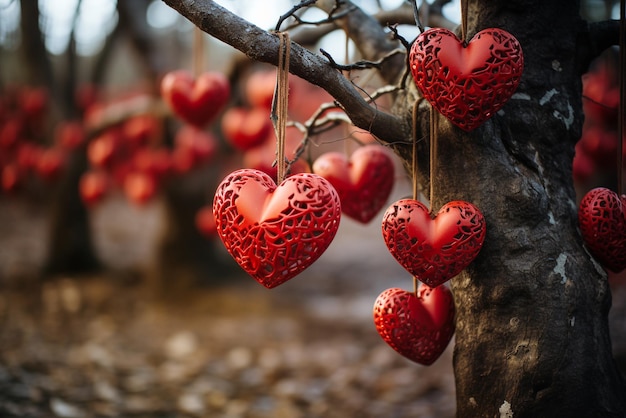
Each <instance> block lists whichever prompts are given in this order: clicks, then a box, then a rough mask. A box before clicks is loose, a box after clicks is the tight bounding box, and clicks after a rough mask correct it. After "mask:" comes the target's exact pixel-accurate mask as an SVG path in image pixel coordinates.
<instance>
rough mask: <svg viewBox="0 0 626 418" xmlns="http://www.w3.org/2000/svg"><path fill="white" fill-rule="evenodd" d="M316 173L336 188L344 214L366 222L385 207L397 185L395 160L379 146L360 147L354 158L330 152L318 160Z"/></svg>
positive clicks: (314, 169)
mask: <svg viewBox="0 0 626 418" xmlns="http://www.w3.org/2000/svg"><path fill="white" fill-rule="evenodd" d="M313 172H314V173H315V174H318V175H320V176H322V177H324V178H325V179H326V180H328V181H329V182H330V184H332V185H333V187H335V190H337V193H339V199H340V200H341V210H342V211H343V213H345V214H346V215H347V216H349V217H351V218H352V219H355V220H357V221H359V222H362V223H364V224H366V223H368V222H369V221H371V220H372V218H374V216H376V214H377V213H378V212H379V211H380V210H381V209H382V207H383V206H384V205H385V203H386V202H387V199H388V198H389V194H390V193H391V189H392V188H393V181H394V165H393V161H392V160H391V157H389V154H387V152H386V151H385V149H384V148H382V147H381V146H379V145H366V146H363V147H360V148H359V149H357V150H356V151H354V153H352V155H351V156H350V159H348V158H347V157H346V155H345V154H343V153H340V152H327V153H325V154H323V155H321V156H319V157H318V158H317V160H315V163H314V164H313Z"/></svg>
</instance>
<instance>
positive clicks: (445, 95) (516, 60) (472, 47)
mask: <svg viewBox="0 0 626 418" xmlns="http://www.w3.org/2000/svg"><path fill="white" fill-rule="evenodd" d="M409 62H410V65H411V73H412V74H413V79H414V80H415V83H416V84H417V87H419V89H420V90H421V92H422V94H423V95H424V98H426V100H428V101H429V102H430V103H431V104H432V105H433V106H434V107H435V108H436V109H437V110H439V112H441V114H443V115H444V116H445V117H447V118H448V119H450V121H451V122H452V123H454V124H455V125H457V126H458V127H459V128H461V129H463V130H465V131H471V130H473V129H475V128H476V127H478V126H479V125H481V124H482V123H483V122H484V121H486V120H487V119H489V118H490V117H491V116H493V115H494V114H495V113H496V112H497V111H498V110H500V109H501V108H502V107H503V106H504V104H505V103H506V102H507V101H508V100H509V98H510V97H511V96H512V95H513V93H514V92H515V90H516V89H517V86H518V84H519V81H520V78H521V76H522V71H523V69H524V56H523V54H522V47H521V46H520V44H519V42H518V41H517V39H515V37H514V36H513V35H511V34H510V33H508V32H506V31H504V30H502V29H496V28H490V29H485V30H482V31H480V32H478V33H477V34H476V35H475V36H474V37H473V38H472V39H471V40H470V41H469V43H467V44H464V43H463V42H461V41H460V40H459V38H457V37H456V35H455V34H454V33H452V32H450V31H449V30H447V29H443V28H435V29H429V30H427V31H424V32H422V33H421V34H420V35H419V36H418V37H417V39H416V40H415V42H414V43H413V45H412V46H411V52H410V54H409Z"/></svg>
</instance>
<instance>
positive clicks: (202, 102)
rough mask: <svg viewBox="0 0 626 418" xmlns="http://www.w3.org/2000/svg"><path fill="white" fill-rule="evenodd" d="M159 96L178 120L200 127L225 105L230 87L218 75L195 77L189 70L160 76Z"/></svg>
mask: <svg viewBox="0 0 626 418" xmlns="http://www.w3.org/2000/svg"><path fill="white" fill-rule="evenodd" d="M161 96H162V97H163V100H164V101H165V102H166V103H167V104H168V105H169V106H170V108H171V109H172V111H173V112H174V113H175V114H176V115H177V116H178V117H179V118H181V119H182V120H184V121H185V122H187V123H190V124H192V125H195V126H197V127H200V128H201V127H203V126H205V125H206V124H208V123H209V122H210V121H211V120H213V118H214V117H215V116H216V115H217V114H218V113H219V112H220V111H221V110H222V108H223V107H224V106H225V105H226V103H227V102H228V99H229V97H230V84H229V81H228V79H227V78H226V76H225V75H224V74H222V73H219V72H206V73H203V74H200V75H199V76H198V77H197V78H194V77H193V75H192V74H191V73H190V72H188V71H185V70H177V71H172V72H169V73H167V74H166V75H165V77H163V80H162V81H161Z"/></svg>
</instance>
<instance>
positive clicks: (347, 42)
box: [342, 28, 351, 155]
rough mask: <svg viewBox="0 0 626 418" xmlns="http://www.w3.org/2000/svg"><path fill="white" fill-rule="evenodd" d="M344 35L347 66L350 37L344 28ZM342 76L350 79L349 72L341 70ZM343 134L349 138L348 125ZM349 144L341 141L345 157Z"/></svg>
mask: <svg viewBox="0 0 626 418" xmlns="http://www.w3.org/2000/svg"><path fill="white" fill-rule="evenodd" d="M344 34H345V35H346V38H345V44H344V48H345V51H344V62H345V63H346V64H347V63H349V62H350V51H349V48H350V35H349V34H348V29H347V28H346V30H345V31H344ZM342 74H343V76H344V77H346V78H350V70H343V71H342ZM344 133H345V136H346V138H347V137H349V136H350V126H349V125H347V124H346V125H344ZM350 142H351V141H347V140H346V141H343V152H344V153H345V154H346V155H350Z"/></svg>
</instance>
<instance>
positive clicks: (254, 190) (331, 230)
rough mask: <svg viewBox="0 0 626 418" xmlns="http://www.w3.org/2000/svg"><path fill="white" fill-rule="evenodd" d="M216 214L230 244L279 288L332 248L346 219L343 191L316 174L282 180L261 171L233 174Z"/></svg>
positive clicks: (220, 192)
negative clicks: (278, 182) (276, 181)
mask: <svg viewBox="0 0 626 418" xmlns="http://www.w3.org/2000/svg"><path fill="white" fill-rule="evenodd" d="M213 214H214V216H215V223H216V226H217V232H218V234H219V236H220V238H221V239H222V241H223V242H224V245H225V246H226V249H227V250H228V252H229V253H230V254H231V255H232V256H233V258H234V259H235V260H236V261H237V263H239V265H240V266H241V267H242V268H243V269H244V270H245V271H246V272H247V273H248V274H250V275H251V276H252V277H253V278H254V279H255V280H256V281H258V282H259V283H261V284H262V285H263V286H265V287H267V288H272V287H276V286H278V285H279V284H281V283H284V282H286V281H287V280H289V279H291V278H293V277H294V276H296V275H297V274H299V273H301V272H302V271H303V270H304V269H306V268H307V267H308V266H310V265H311V264H312V263H313V262H314V261H315V260H317V259H318V258H319V256H320V255H322V253H323V252H324V251H325V250H326V248H328V246H329V245H330V243H331V241H332V240H333V238H334V237H335V234H336V232H337V228H338V227H339V220H340V218H341V203H340V201H339V195H338V194H337V192H336V191H335V189H334V188H333V186H332V185H331V184H330V183H329V182H328V181H327V180H325V179H324V178H323V177H320V176H318V175H316V174H310V173H300V174H294V175H292V176H290V177H288V178H287V179H285V180H284V181H283V182H282V183H281V184H280V185H278V186H276V183H275V182H274V180H272V178H271V177H270V176H268V175H267V174H265V173H264V172H262V171H259V170H253V169H242V170H237V171H235V172H233V173H231V174H230V175H229V176H227V177H226V179H224V180H223V181H222V183H221V184H220V185H219V186H218V188H217V191H216V192H215V198H214V200H213Z"/></svg>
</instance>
